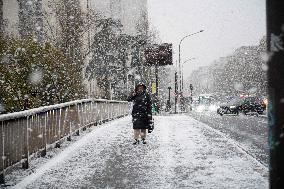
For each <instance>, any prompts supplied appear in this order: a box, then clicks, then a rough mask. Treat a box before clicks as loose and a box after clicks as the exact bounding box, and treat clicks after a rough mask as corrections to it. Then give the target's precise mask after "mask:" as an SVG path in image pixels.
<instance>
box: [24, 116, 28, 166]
mask: <svg viewBox="0 0 284 189" xmlns="http://www.w3.org/2000/svg"><path fill="white" fill-rule="evenodd" d="M22 168H23V169H28V168H29V116H27V125H26V144H25V147H24V154H23V155H22Z"/></svg>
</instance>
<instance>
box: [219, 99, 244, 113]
mask: <svg viewBox="0 0 284 189" xmlns="http://www.w3.org/2000/svg"><path fill="white" fill-rule="evenodd" d="M240 104H241V99H238V98H234V99H231V100H229V101H227V103H224V104H221V105H220V106H219V108H218V109H217V113H218V114H220V115H221V116H222V115H224V114H236V115H238V114H239V105H240Z"/></svg>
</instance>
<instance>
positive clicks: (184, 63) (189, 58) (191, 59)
mask: <svg viewBox="0 0 284 189" xmlns="http://www.w3.org/2000/svg"><path fill="white" fill-rule="evenodd" d="M190 60H195V58H189V59H187V60H186V61H184V62H183V63H182V65H181V70H182V71H181V89H182V90H183V65H184V64H185V63H187V62H188V61H190Z"/></svg>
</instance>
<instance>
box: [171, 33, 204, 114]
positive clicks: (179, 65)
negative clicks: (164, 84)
mask: <svg viewBox="0 0 284 189" xmlns="http://www.w3.org/2000/svg"><path fill="white" fill-rule="evenodd" d="M203 31H204V30H200V31H198V32H195V33H192V34H189V35H186V36H184V37H183V38H182V39H181V40H180V42H179V45H178V56H179V58H178V63H179V74H180V75H179V77H180V94H181V67H180V66H181V65H180V46H181V43H182V41H183V40H184V39H185V38H187V37H189V36H192V35H195V34H198V33H201V32H203ZM177 84H178V82H177V72H175V89H177V88H178V86H177ZM176 92H177V90H176ZM176 105H177V93H176V95H175V113H177V111H176Z"/></svg>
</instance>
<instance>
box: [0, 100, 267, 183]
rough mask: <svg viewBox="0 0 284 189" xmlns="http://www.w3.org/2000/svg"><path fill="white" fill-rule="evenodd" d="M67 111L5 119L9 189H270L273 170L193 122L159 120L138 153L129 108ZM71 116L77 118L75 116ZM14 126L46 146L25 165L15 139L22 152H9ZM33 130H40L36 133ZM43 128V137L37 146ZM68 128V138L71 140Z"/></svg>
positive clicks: (106, 105)
mask: <svg viewBox="0 0 284 189" xmlns="http://www.w3.org/2000/svg"><path fill="white" fill-rule="evenodd" d="M65 105H66V104H65ZM65 105H62V106H60V107H59V106H56V107H53V109H52V110H51V109H48V108H47V109H46V111H43V110H41V111H40V113H39V112H38V111H37V110H34V112H29V116H27V115H26V113H27V112H26V113H25V114H24V115H25V119H26V120H28V121H24V118H21V119H22V120H17V119H18V118H17V117H11V115H10V117H9V119H8V117H5V118H4V117H3V116H2V117H0V118H2V127H1V129H2V130H1V132H2V138H1V139H2V140H1V141H6V144H5V143H3V145H1V146H4V149H3V147H2V148H1V150H2V152H3V153H4V155H3V156H2V166H3V167H2V175H3V178H5V185H6V186H7V188H10V187H11V188H163V189H164V188H169V189H172V188H268V170H267V168H266V167H264V166H263V165H262V164H261V163H259V162H258V161H257V160H256V159H254V158H253V157H251V156H250V155H249V154H247V153H246V152H245V151H243V150H242V149H241V148H239V147H238V145H237V144H236V143H235V142H234V141H233V140H231V139H229V138H227V137H226V136H225V135H224V134H222V133H220V132H218V131H217V130H214V129H212V128H211V127H209V126H208V125H205V124H203V123H201V122H198V121H197V120H195V119H193V118H191V117H190V116H188V115H185V114H183V115H163V116H162V115H159V116H154V120H155V129H154V131H153V132H152V133H150V134H148V136H147V144H141V143H140V144H139V145H132V142H133V131H132V123H131V117H130V116H127V114H128V112H129V109H128V108H129V105H128V103H126V102H118V101H113V102H111V101H98V102H97V101H93V100H91V101H89V100H85V101H83V102H82V101H79V102H76V103H71V104H70V103H69V104H67V105H68V106H65ZM67 107H68V110H67ZM95 107H96V108H95ZM54 108H55V109H54ZM60 109H61V110H60ZM71 109H73V111H71V112H72V113H73V114H72V115H68V112H69V110H71ZM113 110H114V111H113ZM49 111H51V112H49ZM52 111H54V112H52ZM45 112H49V113H48V115H47V113H45ZM102 112H103V113H102ZM33 113H34V114H33ZM78 113H79V114H78ZM36 114H38V115H36ZM44 115H46V116H44ZM55 115H57V116H55ZM76 115H80V116H79V117H77V118H76ZM82 115H85V116H82ZM94 115H95V116H94ZM98 115H100V116H98ZM14 116H15V115H14ZM52 116H53V118H52V120H53V121H50V122H48V120H49V119H51V117H52ZM92 116H94V118H92ZM32 117H33V118H32ZM62 117H63V118H62ZM64 117H65V121H64ZM10 118H13V119H12V120H14V121H13V122H11V121H9V124H8V125H10V126H13V127H15V125H22V123H24V125H25V124H26V125H25V127H26V129H27V133H26V134H25V137H23V138H25V141H26V140H28V145H30V146H36V144H31V143H32V141H33V140H35V141H36V142H37V143H39V142H38V141H37V140H38V139H40V141H45V142H43V144H42V143H40V145H43V146H44V147H43V148H40V147H37V149H38V150H35V151H30V149H29V150H27V151H28V152H27V154H26V156H27V157H25V151H24V150H22V147H21V145H20V146H17V145H19V144H18V143H17V142H16V139H13V140H14V141H13V142H11V141H10V143H9V144H10V145H12V146H13V144H15V146H14V147H13V148H12V149H8V147H7V142H8V141H9V137H11V136H12V135H13V133H14V132H12V130H9V128H8V127H9V126H7V122H8V120H11V119H10ZM71 118H72V119H71ZM87 118H88V119H87ZM55 120H57V121H55ZM60 120H61V121H60ZM71 120H72V121H71ZM74 120H77V121H74ZM32 122H37V123H38V124H35V123H33V124H34V125H32V126H34V127H31V123H32ZM56 122H57V123H58V124H60V126H58V125H57V124H55V123H56ZM51 123H53V125H57V127H60V128H61V129H60V133H58V130H57V131H53V130H52V129H49V127H51V125H52V124H51ZM67 123H68V124H67ZM72 124H73V126H70V125H72ZM76 124H77V125H79V126H78V128H76V127H77V126H74V125H76ZM36 125H38V126H37V127H40V128H41V129H39V128H38V130H40V131H41V132H40V133H41V134H38V133H37V134H38V135H37V136H38V137H36V139H33V140H32V139H31V136H32V134H31V133H33V132H36V129H35V127H36ZM42 125H44V126H42ZM66 125H68V126H69V132H67V131H66V132H65V129H66V128H65V126H66ZM19 127H21V126H19ZM22 127H24V126H22ZM42 127H43V128H42ZM72 128H73V129H72ZM83 128H84V129H83ZM7 130H8V132H6V131H7ZM66 130H67V129H66ZM44 131H47V132H44ZM17 132H18V135H17V136H19V138H20V137H22V136H21V133H20V131H17ZM3 133H4V134H5V135H3ZM62 133H67V134H62ZM40 135H43V136H40ZM54 135H55V136H56V137H59V136H60V137H61V136H62V137H61V138H57V139H58V140H54V142H53V143H52V142H51V143H50V144H49V143H48V142H47V141H48V138H52V137H51V136H54ZM58 135H59V136H58ZM56 137H54V138H56ZM67 139H68V140H67ZM59 141H60V142H59ZM22 146H25V145H24V144H22ZM55 147H58V148H55ZM25 148H27V147H25ZM9 150H10V151H9ZM13 150H14V151H13ZM7 151H9V152H13V153H15V154H17V153H20V154H23V158H22V159H21V160H20V163H16V161H15V162H14V163H11V161H10V160H9V158H10V157H12V156H11V155H10V154H9V153H7ZM39 152H40V153H39ZM43 152H44V153H43ZM35 154H37V155H35ZM8 160H9V161H8ZM5 165H6V166H5ZM8 165H9V166H8ZM11 165H13V166H11ZM4 166H5V167H4ZM22 168H25V169H22ZM2 186H4V185H2Z"/></svg>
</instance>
